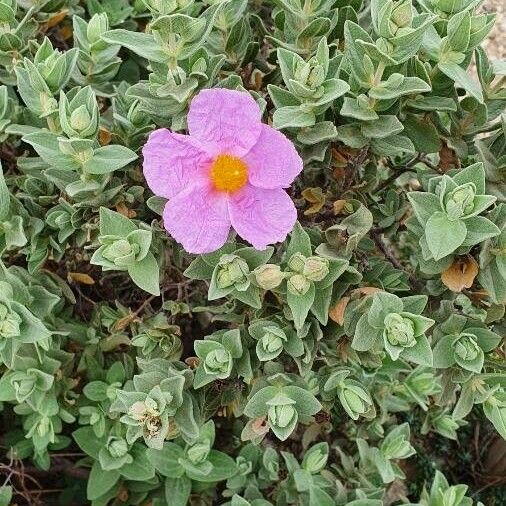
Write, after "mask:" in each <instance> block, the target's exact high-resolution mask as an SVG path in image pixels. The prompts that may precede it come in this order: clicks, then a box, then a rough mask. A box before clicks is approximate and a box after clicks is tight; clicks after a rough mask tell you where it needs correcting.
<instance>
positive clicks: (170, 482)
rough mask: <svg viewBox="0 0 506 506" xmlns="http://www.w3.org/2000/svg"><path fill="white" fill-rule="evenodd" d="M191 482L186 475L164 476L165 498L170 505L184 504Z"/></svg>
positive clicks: (178, 505)
mask: <svg viewBox="0 0 506 506" xmlns="http://www.w3.org/2000/svg"><path fill="white" fill-rule="evenodd" d="M191 489H192V482H191V480H190V479H189V478H187V477H186V476H181V477H179V478H173V477H168V478H165V499H166V501H167V504H170V505H171V506H172V505H173V506H186V505H187V504H188V499H189V497H190V492H191Z"/></svg>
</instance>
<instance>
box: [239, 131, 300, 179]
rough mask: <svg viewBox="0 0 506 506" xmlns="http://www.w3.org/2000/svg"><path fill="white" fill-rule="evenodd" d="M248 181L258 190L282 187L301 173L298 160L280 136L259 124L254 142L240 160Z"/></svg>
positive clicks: (291, 147)
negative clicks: (246, 170)
mask: <svg viewBox="0 0 506 506" xmlns="http://www.w3.org/2000/svg"><path fill="white" fill-rule="evenodd" d="M243 160H244V161H245V162H246V164H247V165H248V176H249V181H250V183H251V184H252V185H253V186H258V187H259V188H286V187H288V186H290V184H291V183H292V181H293V180H294V179H295V178H296V177H297V175H298V174H299V173H300V172H301V170H302V165H303V163H302V158H301V157H300V156H299V154H298V153H297V150H296V149H295V147H294V145H293V144H292V143H291V142H290V141H289V140H288V139H287V138H286V137H285V136H284V135H283V134H282V133H281V132H278V131H277V130H275V129H274V128H272V127H270V126H269V125H262V130H261V133H260V137H259V138H258V141H257V143H256V144H255V145H254V146H253V147H252V148H251V150H250V151H249V152H248V153H247V154H246V155H245V156H244V157H243Z"/></svg>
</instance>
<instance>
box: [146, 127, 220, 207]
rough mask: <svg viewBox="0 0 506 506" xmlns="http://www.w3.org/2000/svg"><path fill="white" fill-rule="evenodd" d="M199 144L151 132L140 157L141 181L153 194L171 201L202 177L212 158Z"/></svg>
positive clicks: (185, 137) (168, 133)
mask: <svg viewBox="0 0 506 506" xmlns="http://www.w3.org/2000/svg"><path fill="white" fill-rule="evenodd" d="M199 144H200V143H199V142H198V141H196V140H195V139H192V138H191V137H190V136H189V135H181V134H176V133H173V132H171V131H169V130H167V129H166V128H160V129H159V130H155V131H154V132H151V134H150V136H149V138H148V141H147V142H146V144H145V145H144V148H143V150H142V154H143V155H144V163H143V172H144V177H145V178H146V181H147V183H148V186H149V187H150V188H151V190H152V191H153V193H155V194H156V195H158V196H160V197H165V198H171V197H173V196H174V195H177V194H178V193H179V192H181V191H182V190H184V189H185V188H188V187H189V186H190V185H191V184H194V183H195V182H197V181H199V180H202V179H204V178H205V177H206V174H207V169H208V168H209V166H210V164H211V163H212V158H211V157H210V156H209V154H208V153H207V152H206V151H204V150H203V149H202V148H201V147H199Z"/></svg>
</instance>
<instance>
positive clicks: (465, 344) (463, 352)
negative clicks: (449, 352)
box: [454, 334, 481, 361]
mask: <svg viewBox="0 0 506 506" xmlns="http://www.w3.org/2000/svg"><path fill="white" fill-rule="evenodd" d="M454 350H455V354H456V355H457V356H458V357H460V358H461V359H462V360H465V361H471V360H475V359H476V358H478V355H479V354H480V350H481V348H480V347H479V346H478V344H477V343H476V341H475V340H474V338H473V336H471V335H469V334H462V335H461V336H460V337H459V339H458V340H457V342H456V343H455V345H454Z"/></svg>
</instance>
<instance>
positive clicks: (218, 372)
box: [204, 347, 232, 378]
mask: <svg viewBox="0 0 506 506" xmlns="http://www.w3.org/2000/svg"><path fill="white" fill-rule="evenodd" d="M231 367H232V356H231V355H230V353H229V351H228V350H226V349H225V348H224V347H221V348H217V349H215V350H211V351H210V352H209V353H208V354H207V355H206V358H205V359H204V371H205V372H206V373H207V374H213V375H215V376H222V377H223V378H226V377H227V376H228V374H229V372H230V369H231Z"/></svg>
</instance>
